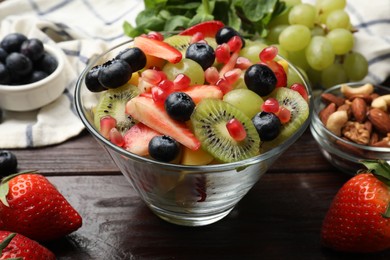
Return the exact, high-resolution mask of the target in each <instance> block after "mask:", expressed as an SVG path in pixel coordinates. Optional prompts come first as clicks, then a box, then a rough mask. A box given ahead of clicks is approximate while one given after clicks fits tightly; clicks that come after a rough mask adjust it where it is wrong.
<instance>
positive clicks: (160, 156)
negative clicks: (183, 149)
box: [148, 135, 180, 162]
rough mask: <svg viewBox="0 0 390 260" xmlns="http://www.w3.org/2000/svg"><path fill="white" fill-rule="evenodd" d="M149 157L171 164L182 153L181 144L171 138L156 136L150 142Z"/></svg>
mask: <svg viewBox="0 0 390 260" xmlns="http://www.w3.org/2000/svg"><path fill="white" fill-rule="evenodd" d="M148 148H149V155H150V156H151V157H152V158H153V159H156V160H157V161H161V162H171V161H173V160H174V159H176V157H177V156H178V155H179V153H180V144H179V143H178V142H177V141H176V140H175V139H173V138H172V137H170V136H166V135H162V136H155V137H153V138H152V139H151V140H150V142H149V147H148Z"/></svg>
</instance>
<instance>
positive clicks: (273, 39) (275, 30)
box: [266, 24, 288, 44]
mask: <svg viewBox="0 0 390 260" xmlns="http://www.w3.org/2000/svg"><path fill="white" fill-rule="evenodd" d="M287 27H288V25H287V24H279V25H276V26H273V27H271V28H270V29H269V32H268V35H267V38H266V40H267V42H269V43H270V44H273V43H278V42H279V35H280V33H281V32H282V31H283V30H284V29H286V28H287Z"/></svg>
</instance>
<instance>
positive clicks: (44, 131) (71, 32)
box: [0, 0, 144, 149]
mask: <svg viewBox="0 0 390 260" xmlns="http://www.w3.org/2000/svg"><path fill="white" fill-rule="evenodd" d="M0 2H1V1H0ZM143 9H144V5H143V1H142V0H131V1H122V0H110V1H107V0H8V1H3V2H1V3H0V21H1V27H0V39H1V38H3V37H4V36H5V35H7V34H8V33H11V32H20V33H23V34H25V35H26V36H27V37H29V38H33V37H34V38H39V39H41V40H42V41H43V42H44V43H45V44H50V45H55V46H57V47H58V48H60V49H61V50H62V51H63V52H64V53H65V55H66V57H67V62H66V70H67V71H66V75H67V77H66V80H65V81H64V82H63V84H64V85H65V86H66V90H65V91H64V93H63V94H62V95H61V96H60V97H59V98H58V99H57V100H55V101H54V102H52V103H51V104H49V105H47V106H45V107H42V108H41V109H38V110H36V111H30V112H11V111H3V119H2V122H1V123H0V149H6V148H25V147H39V146H46V145H53V144H58V143H61V142H64V141H66V140H68V139H69V138H72V137H74V136H77V135H78V134H79V133H80V132H81V131H82V130H83V129H84V126H83V124H82V123H81V121H80V120H79V118H78V116H77V113H76V111H75V107H74V101H73V95H74V87H75V82H76V80H77V77H78V75H80V73H81V72H82V70H83V69H84V68H85V66H86V64H87V63H88V60H89V58H90V57H92V56H93V55H95V54H100V53H102V52H103V51H105V50H106V49H108V48H110V47H111V46H113V45H116V44H117V43H119V42H123V41H125V40H128V38H127V37H125V36H124V35H123V29H122V24H123V22H124V21H125V20H126V21H130V22H132V23H134V19H135V17H136V14H137V13H138V12H140V11H141V10H143Z"/></svg>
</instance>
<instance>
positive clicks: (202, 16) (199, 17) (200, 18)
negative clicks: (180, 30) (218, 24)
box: [188, 13, 214, 26]
mask: <svg viewBox="0 0 390 260" xmlns="http://www.w3.org/2000/svg"><path fill="white" fill-rule="evenodd" d="M211 20H214V16H213V15H211V14H204V13H198V14H197V15H195V16H194V17H192V19H191V21H190V22H189V23H188V26H193V25H195V24H198V23H201V22H205V21H211Z"/></svg>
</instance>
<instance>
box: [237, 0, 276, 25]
mask: <svg viewBox="0 0 390 260" xmlns="http://www.w3.org/2000/svg"><path fill="white" fill-rule="evenodd" d="M276 2H277V0H257V1H253V0H242V10H243V11H244V14H245V16H246V18H247V19H248V20H250V21H252V22H257V21H260V20H261V19H262V18H263V17H264V16H265V15H266V14H267V13H270V12H271V13H272V11H273V10H274V6H275V4H276Z"/></svg>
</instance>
